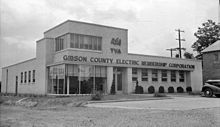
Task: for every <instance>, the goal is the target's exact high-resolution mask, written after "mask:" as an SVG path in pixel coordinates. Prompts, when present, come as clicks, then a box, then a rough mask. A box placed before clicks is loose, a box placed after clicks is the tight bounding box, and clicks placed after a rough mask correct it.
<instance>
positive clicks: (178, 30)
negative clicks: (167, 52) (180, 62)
mask: <svg viewBox="0 0 220 127" xmlns="http://www.w3.org/2000/svg"><path fill="white" fill-rule="evenodd" d="M175 31H177V32H178V38H177V39H176V40H178V41H179V48H178V49H179V55H180V58H182V54H181V50H182V48H181V41H185V39H181V37H180V32H184V31H183V30H180V29H177V30H175Z"/></svg>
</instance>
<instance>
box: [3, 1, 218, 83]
mask: <svg viewBox="0 0 220 127" xmlns="http://www.w3.org/2000/svg"><path fill="white" fill-rule="evenodd" d="M0 2H1V3H0V9H1V10H0V12H1V13H0V23H1V24H0V29H1V33H0V35H1V36H0V68H2V67H4V66H8V65H11V64H14V63H17V62H20V61H23V60H27V59H30V58H34V57H35V56H36V55H35V53H36V41H37V40H39V39H41V38H43V32H45V31H46V30H48V29H50V28H52V27H54V26H55V25H58V24H60V23H62V22H64V21H66V20H68V19H70V20H77V21H85V22H90V23H96V24H102V25H108V26H114V27H120V28H126V29H128V50H129V52H130V53H138V54H147V55H159V56H167V57H169V56H170V52H168V51H166V49H167V48H176V47H177V46H178V41H176V40H175V39H176V38H177V32H176V31H175V29H178V28H180V29H182V30H184V31H185V33H182V35H181V36H182V38H184V39H185V40H186V41H185V42H183V43H182V45H183V47H185V48H186V49H187V51H189V52H192V49H191V45H192V43H193V42H195V40H196V38H195V37H194V35H193V33H195V32H196V31H197V28H198V27H199V26H201V24H202V23H203V22H206V21H207V20H208V19H211V20H213V21H215V22H218V5H219V4H218V0H0ZM0 80H1V71H0Z"/></svg>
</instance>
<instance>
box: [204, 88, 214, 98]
mask: <svg viewBox="0 0 220 127" xmlns="http://www.w3.org/2000/svg"><path fill="white" fill-rule="evenodd" d="M204 95H205V96H206V97H212V95H213V92H212V90H211V89H210V88H207V89H205V90H204Z"/></svg>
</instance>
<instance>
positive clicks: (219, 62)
mask: <svg viewBox="0 0 220 127" xmlns="http://www.w3.org/2000/svg"><path fill="white" fill-rule="evenodd" d="M202 53H203V82H205V81H207V80H212V79H220V40H219V41H216V42H215V43H213V44H212V45H210V46H209V47H207V48H206V49H204V50H203V51H202Z"/></svg>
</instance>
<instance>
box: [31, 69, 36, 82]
mask: <svg viewBox="0 0 220 127" xmlns="http://www.w3.org/2000/svg"><path fill="white" fill-rule="evenodd" d="M32 75H33V76H32V80H33V82H35V70H33V73H32Z"/></svg>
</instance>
